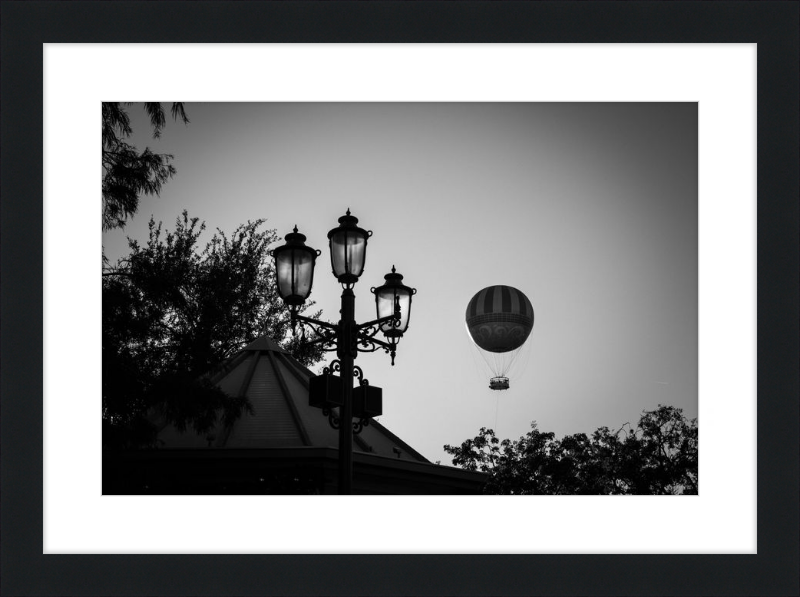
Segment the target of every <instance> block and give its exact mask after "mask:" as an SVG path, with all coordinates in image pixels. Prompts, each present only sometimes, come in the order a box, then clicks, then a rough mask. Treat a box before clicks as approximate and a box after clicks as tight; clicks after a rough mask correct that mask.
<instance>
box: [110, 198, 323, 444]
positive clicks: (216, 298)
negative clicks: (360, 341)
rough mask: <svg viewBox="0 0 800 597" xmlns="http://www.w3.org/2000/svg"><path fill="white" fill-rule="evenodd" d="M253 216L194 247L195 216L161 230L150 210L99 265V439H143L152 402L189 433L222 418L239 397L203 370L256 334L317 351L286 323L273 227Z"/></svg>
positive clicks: (235, 409) (228, 417)
mask: <svg viewBox="0 0 800 597" xmlns="http://www.w3.org/2000/svg"><path fill="white" fill-rule="evenodd" d="M263 223H264V221H263V220H257V221H255V222H247V223H246V224H243V225H241V226H239V227H238V228H237V229H236V230H234V232H233V233H232V234H230V235H228V234H225V233H224V232H222V231H221V230H219V229H218V230H217V231H216V233H215V234H214V235H213V237H212V238H211V240H210V241H209V242H208V243H207V244H206V245H205V247H202V248H201V247H200V246H199V237H200V235H201V233H202V232H203V230H204V229H205V224H202V223H199V221H198V219H197V218H190V217H189V215H188V213H187V212H186V211H184V212H183V214H182V216H181V217H180V218H178V219H177V221H176V227H175V230H174V231H171V232H166V233H165V232H164V230H163V227H162V224H161V223H159V224H156V223H155V222H154V220H153V219H152V217H151V219H150V223H149V228H150V232H149V238H148V241H147V243H146V244H144V245H140V244H139V243H138V242H137V241H135V240H131V239H128V243H129V247H130V250H131V252H130V254H129V255H128V256H127V257H124V258H122V259H120V260H119V261H118V262H117V263H116V264H115V265H114V266H112V267H107V268H106V269H105V270H104V272H103V315H102V317H103V422H104V444H105V445H108V446H121V445H128V446H130V445H147V444H151V443H152V442H153V440H154V438H155V428H154V426H153V424H152V422H151V418H152V417H151V415H152V413H153V412H154V409H155V410H157V411H158V412H159V413H160V414H161V415H162V416H164V417H165V418H166V420H167V421H168V422H170V423H172V424H174V425H176V426H177V427H178V428H179V429H185V428H189V427H190V428H192V429H194V430H195V431H196V432H198V433H204V432H206V431H208V430H209V429H210V428H211V427H212V426H213V425H214V424H215V423H216V422H217V421H218V420H219V419H220V418H222V420H223V421H224V422H226V423H231V422H232V421H233V420H235V419H236V418H237V417H239V416H240V415H241V413H242V412H243V411H247V410H249V409H250V406H249V403H248V402H247V400H246V399H244V398H240V397H231V396H227V395H226V394H224V393H223V392H222V391H221V390H220V389H219V388H217V387H216V386H214V385H212V384H211V383H210V382H209V381H208V379H207V378H206V377H204V374H206V373H208V372H209V370H211V369H212V368H213V367H215V366H217V365H219V364H220V363H222V362H223V361H224V360H225V359H227V358H228V357H230V356H231V355H233V354H235V353H236V352H237V351H238V350H240V349H241V348H243V347H244V346H245V345H246V344H248V343H249V342H252V341H253V340H254V339H256V338H258V337H260V336H262V335H268V336H269V337H270V338H274V339H276V340H277V341H278V342H280V343H281V344H282V345H283V347H284V348H286V349H287V350H288V351H289V352H291V353H292V354H293V355H294V356H295V357H296V358H297V359H298V360H299V361H300V362H301V363H303V364H305V365H311V364H313V363H314V362H316V361H318V360H319V359H320V358H321V356H322V350H321V348H320V347H319V346H318V345H317V346H311V345H310V344H309V343H310V342H311V341H312V340H313V339H314V338H313V337H309V338H308V342H304V341H303V340H302V339H301V338H297V337H294V336H293V335H292V334H291V333H290V329H289V328H290V320H289V315H288V312H287V310H286V308H285V307H284V305H283V303H282V301H281V299H280V298H279V296H278V295H277V293H276V291H275V283H274V276H275V273H274V264H273V262H272V259H271V258H270V257H269V246H270V244H271V243H273V242H274V241H275V240H276V234H275V231H274V230H260V228H261V226H262V225H263ZM311 304H313V303H311ZM311 304H309V305H307V307H308V306H310V305H311ZM307 307H306V308H307ZM319 315H320V313H319V312H318V313H316V314H314V317H319Z"/></svg>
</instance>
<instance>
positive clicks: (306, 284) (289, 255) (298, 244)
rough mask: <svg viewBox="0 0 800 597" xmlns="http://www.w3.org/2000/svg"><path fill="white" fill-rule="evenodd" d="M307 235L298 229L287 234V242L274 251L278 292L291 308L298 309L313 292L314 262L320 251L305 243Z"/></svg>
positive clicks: (295, 228)
mask: <svg viewBox="0 0 800 597" xmlns="http://www.w3.org/2000/svg"><path fill="white" fill-rule="evenodd" d="M305 240H306V237H305V235H304V234H300V233H299V232H298V231H297V226H295V227H294V232H290V233H289V234H287V235H286V244H285V245H283V246H280V247H278V248H277V249H274V250H273V251H272V256H273V257H274V258H275V273H276V278H277V283H278V294H279V295H280V297H281V298H282V299H283V302H284V303H286V306H288V307H289V309H291V310H293V311H296V310H297V309H298V308H299V307H300V305H302V304H303V303H304V302H305V300H306V299H307V298H308V295H309V294H311V286H312V284H313V283H314V264H315V262H316V259H317V256H318V255H319V254H320V251H317V250H315V249H312V248H311V247H308V246H306V244H305Z"/></svg>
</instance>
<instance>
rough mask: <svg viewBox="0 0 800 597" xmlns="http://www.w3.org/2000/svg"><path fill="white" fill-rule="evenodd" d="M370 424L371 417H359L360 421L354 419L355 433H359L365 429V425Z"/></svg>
mask: <svg viewBox="0 0 800 597" xmlns="http://www.w3.org/2000/svg"><path fill="white" fill-rule="evenodd" d="M368 425H369V419H359V420H358V421H353V433H354V434H355V435H358V434H359V433H361V432H362V431H364V427H367V426H368Z"/></svg>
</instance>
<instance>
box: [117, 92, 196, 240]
mask: <svg viewBox="0 0 800 597" xmlns="http://www.w3.org/2000/svg"><path fill="white" fill-rule="evenodd" d="M144 110H145V112H147V115H148V116H149V118H150V124H151V126H152V127H153V138H156V139H157V138H159V137H160V136H161V131H162V130H163V128H164V126H165V125H166V122H167V119H166V116H165V115H164V108H163V107H162V106H161V104H160V103H158V102H145V104H144ZM171 111H172V117H173V119H175V120H177V119H178V118H180V119H181V120H182V121H183V122H184V124H188V122H189V119H188V118H187V116H186V112H185V110H184V107H183V104H182V103H173V104H172V110H171ZM132 133H133V129H132V128H131V122H130V117H129V116H128V113H127V112H126V110H125V109H124V108H123V105H122V104H120V103H118V102H103V130H102V140H103V230H110V229H112V228H124V226H125V221H126V220H127V219H128V218H129V217H130V216H132V215H133V214H135V213H136V210H137V209H138V207H139V197H140V196H141V195H159V194H160V193H161V187H162V186H163V184H164V183H165V182H166V181H167V180H169V179H170V178H172V176H174V175H175V167H174V166H173V165H172V163H171V162H172V159H173V156H172V155H169V154H157V153H153V152H152V151H151V150H150V149H149V148H147V147H146V148H145V149H144V151H142V152H139V151H138V150H137V149H136V148H135V147H134V146H132V145H130V144H129V143H127V142H126V141H125V139H128V138H129V137H130V136H131V134H132Z"/></svg>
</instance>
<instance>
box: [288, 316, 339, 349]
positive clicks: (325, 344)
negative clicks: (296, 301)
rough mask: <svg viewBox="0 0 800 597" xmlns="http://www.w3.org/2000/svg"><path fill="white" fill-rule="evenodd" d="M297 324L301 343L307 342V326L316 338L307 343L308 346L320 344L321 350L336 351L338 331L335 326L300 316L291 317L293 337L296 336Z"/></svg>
mask: <svg viewBox="0 0 800 597" xmlns="http://www.w3.org/2000/svg"><path fill="white" fill-rule="evenodd" d="M298 322H299V323H300V338H301V340H302V341H303V342H306V341H307V340H306V326H308V327H309V328H310V329H311V331H312V332H314V334H316V336H317V337H316V338H314V339H313V340H310V341H308V344H309V345H310V346H314V345H316V344H321V345H322V350H325V351H332V350H336V345H337V340H338V331H337V327H336V326H335V325H333V324H331V323H328V322H325V321H317V320H316V319H310V318H308V317H303V316H301V315H294V316H293V317H292V333H293V334H295V336H296V335H297V329H296V327H297V323H298Z"/></svg>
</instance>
